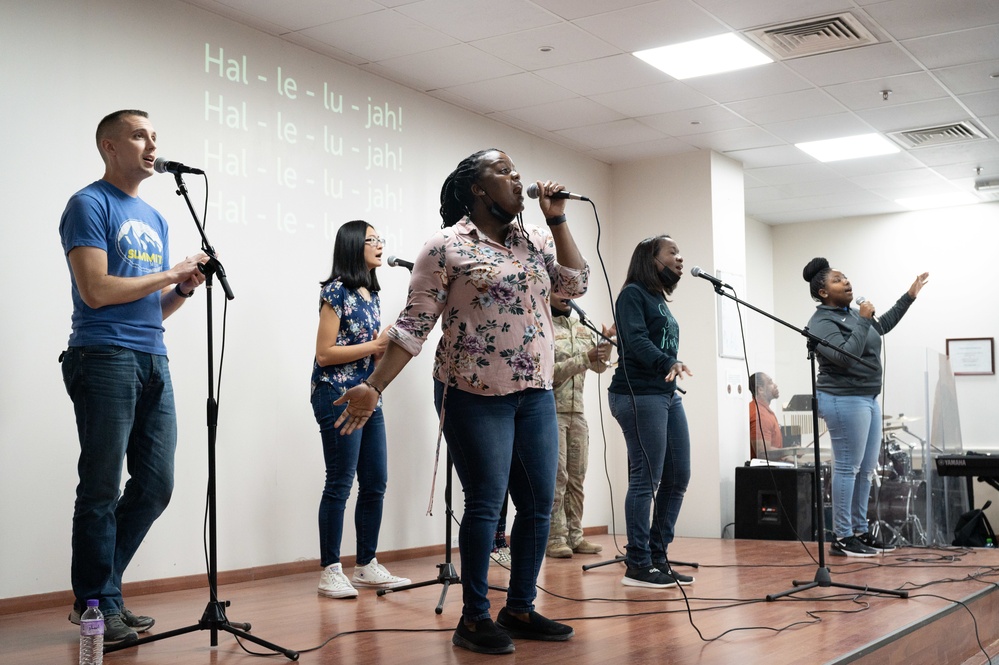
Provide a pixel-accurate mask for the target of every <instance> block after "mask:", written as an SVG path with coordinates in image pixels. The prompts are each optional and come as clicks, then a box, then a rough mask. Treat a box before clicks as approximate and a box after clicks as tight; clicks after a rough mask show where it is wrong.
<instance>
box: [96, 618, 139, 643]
mask: <svg viewBox="0 0 999 665" xmlns="http://www.w3.org/2000/svg"><path fill="white" fill-rule="evenodd" d="M137 639H139V635H138V634H137V633H136V632H135V631H134V630H132V629H131V628H129V627H128V626H126V625H125V622H124V621H123V620H122V618H121V615H120V614H111V615H109V616H106V617H104V643H105V644H108V643H114V642H134V641H135V640H137Z"/></svg>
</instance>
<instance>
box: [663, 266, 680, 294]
mask: <svg viewBox="0 0 999 665" xmlns="http://www.w3.org/2000/svg"><path fill="white" fill-rule="evenodd" d="M659 281H661V282H662V283H663V287H664V288H667V289H671V288H673V287H674V286H676V283H677V282H679V281H680V276H679V275H677V274H676V273H675V272H673V271H672V270H670V269H669V266H663V269H662V270H660V271H659Z"/></svg>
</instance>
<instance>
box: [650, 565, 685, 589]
mask: <svg viewBox="0 0 999 665" xmlns="http://www.w3.org/2000/svg"><path fill="white" fill-rule="evenodd" d="M652 565H653V566H655V567H656V568H658V569H659V570H661V571H662V572H664V573H666V574H667V575H669V576H670V577H672V578H673V579H674V580H676V583H677V584H679V585H680V586H687V585H688V584H693V583H694V578H693V577H691V576H690V575H684V574H683V573H678V572H676V571H675V570H673V567H672V566H670V565H669V564H668V563H666V562H665V561H653V562H652Z"/></svg>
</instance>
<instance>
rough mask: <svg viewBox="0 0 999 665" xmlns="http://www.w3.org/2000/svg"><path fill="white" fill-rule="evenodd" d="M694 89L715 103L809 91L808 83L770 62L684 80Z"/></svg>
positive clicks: (809, 84) (788, 70)
mask: <svg viewBox="0 0 999 665" xmlns="http://www.w3.org/2000/svg"><path fill="white" fill-rule="evenodd" d="M684 83H686V84H687V85H689V86H690V87H691V88H693V89H694V90H697V91H698V92H701V93H703V94H705V95H707V96H708V97H711V98H712V99H714V100H715V101H718V102H723V103H724V102H732V101H737V100H742V99H754V98H757V97H764V96H766V95H780V94H783V93H785V92H793V91H795V90H805V89H807V88H811V87H812V84H811V83H809V82H808V81H806V80H805V79H803V78H802V77H801V76H799V75H798V74H797V73H795V72H794V71H793V70H791V69H788V68H787V67H785V66H784V65H783V64H782V63H779V62H772V63H769V64H766V65H759V66H757V67H749V68H747V69H740V70H738V71H734V72H725V73H723V74H711V75H709V76H698V77H696V78H691V79H685V80H684Z"/></svg>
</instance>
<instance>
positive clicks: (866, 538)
mask: <svg viewBox="0 0 999 665" xmlns="http://www.w3.org/2000/svg"><path fill="white" fill-rule="evenodd" d="M857 540H859V541H860V542H862V543H863V544H865V545H867V546H868V547H870V548H872V549H875V550H880V551H882V552H894V551H895V546H894V545H892V544H891V543H886V542H885V541H883V540H881V538H875V537H874V536H872V535H871V532H870V531H868V532H867V533H862V534H860V535H859V536H857Z"/></svg>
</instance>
